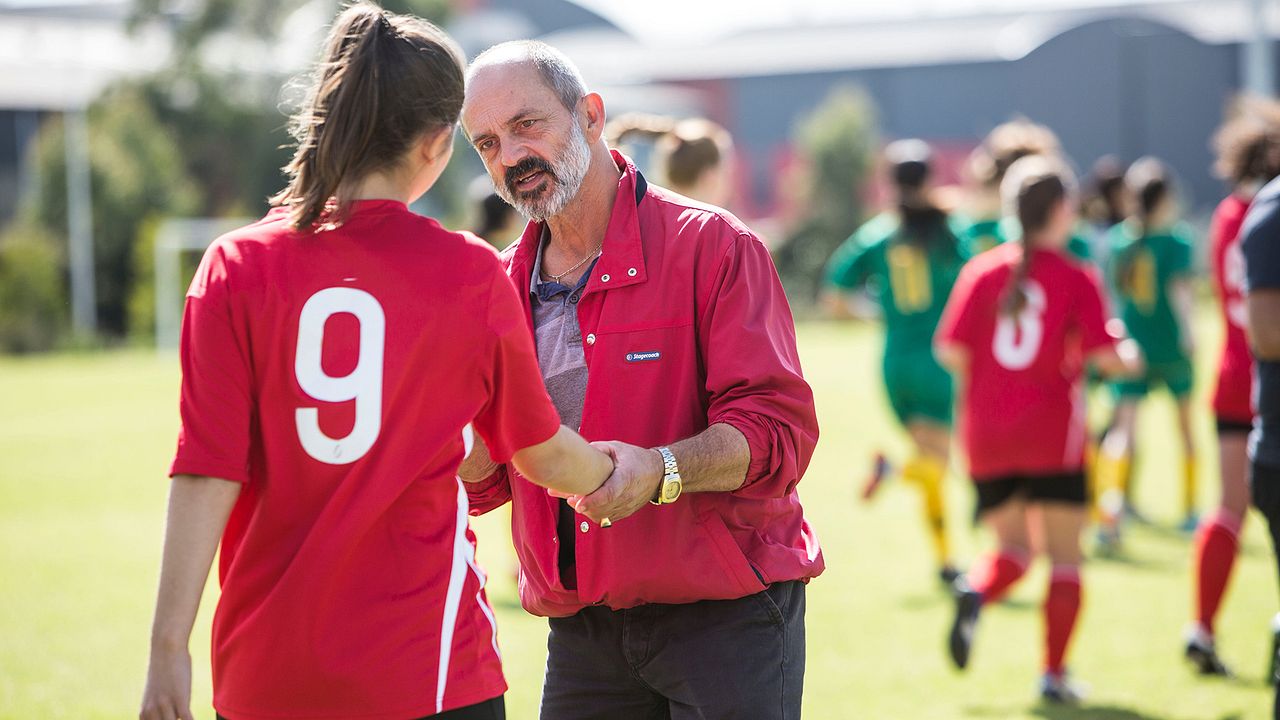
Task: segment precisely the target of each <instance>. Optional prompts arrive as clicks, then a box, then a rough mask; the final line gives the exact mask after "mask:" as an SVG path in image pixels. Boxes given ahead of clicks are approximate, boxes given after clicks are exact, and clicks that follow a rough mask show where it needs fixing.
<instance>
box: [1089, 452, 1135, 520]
mask: <svg viewBox="0 0 1280 720" xmlns="http://www.w3.org/2000/svg"><path fill="white" fill-rule="evenodd" d="M1094 476H1095V480H1094V483H1095V485H1096V486H1097V490H1098V494H1097V496H1096V498H1095V501H1094V502H1095V504H1096V505H1097V507H1098V510H1099V512H1100V514H1101V516H1102V518H1103V519H1105V520H1108V521H1113V522H1114V521H1115V520H1117V519H1119V517H1120V513H1121V512H1122V511H1123V510H1124V491H1125V486H1126V485H1127V484H1128V483H1127V482H1126V481H1127V478H1128V477H1129V458H1127V457H1124V456H1120V457H1115V456H1112V455H1110V454H1108V453H1107V452H1106V451H1103V452H1100V453H1098V462H1097V463H1096V465H1095V468H1094Z"/></svg>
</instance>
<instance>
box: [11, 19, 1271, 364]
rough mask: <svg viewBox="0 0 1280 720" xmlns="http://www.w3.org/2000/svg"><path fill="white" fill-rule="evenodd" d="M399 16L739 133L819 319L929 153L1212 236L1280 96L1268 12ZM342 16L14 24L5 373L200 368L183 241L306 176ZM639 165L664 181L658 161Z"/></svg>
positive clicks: (763, 209)
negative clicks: (1046, 168)
mask: <svg viewBox="0 0 1280 720" xmlns="http://www.w3.org/2000/svg"><path fill="white" fill-rule="evenodd" d="M385 4H386V5H387V6H388V7H389V8H392V9H395V10H399V11H406V12H414V13H417V14H420V15H423V16H425V17H428V18H430V19H432V20H434V21H436V22H438V23H441V24H443V25H444V26H446V27H447V28H448V29H449V31H450V32H451V33H452V34H453V35H454V36H455V37H456V38H457V39H458V40H459V42H460V43H461V44H462V45H463V47H464V48H465V50H466V51H467V52H468V54H469V55H472V56H473V55H474V54H476V53H478V52H479V51H481V50H483V49H484V48H486V47H488V46H490V45H492V44H495V43H497V42H501V41H504V40H509V39H513V38H524V37H537V38H541V39H544V40H546V41H548V42H550V43H552V44H554V45H555V46H557V47H559V48H560V49H562V50H563V51H565V52H566V53H567V54H568V55H569V56H570V57H572V58H573V59H574V60H575V61H576V62H577V63H578V64H579V65H580V67H581V68H582V71H583V72H584V74H585V76H586V79H587V81H588V83H589V84H590V85H591V87H592V88H593V89H595V90H597V91H599V92H600V93H601V94H602V95H603V96H604V98H605V100H606V103H607V109H608V111H609V113H610V116H611V117H618V116H620V115H623V114H626V113H629V112H636V111H642V112H646V113H652V114H658V115H665V116H672V117H690V116H702V117H706V118H709V119H711V120H713V121H715V122H716V123H718V124H720V125H721V126H723V127H724V128H726V129H727V130H728V131H729V132H730V133H731V134H732V136H733V138H734V141H735V144H734V148H733V161H734V168H735V171H734V173H733V175H732V180H731V182H732V188H731V190H732V195H731V198H730V200H729V201H728V202H727V204H728V205H729V207H730V209H732V210H734V211H735V212H736V213H737V214H738V215H740V216H741V217H743V218H744V219H747V220H748V221H749V222H751V223H752V224H753V226H755V227H758V228H759V229H760V231H761V232H762V233H763V234H764V235H766V237H767V238H768V239H769V242H770V243H771V245H773V246H774V247H775V249H776V250H777V252H778V262H779V265H780V266H781V270H782V273H783V276H784V280H785V282H786V284H787V286H788V289H789V291H790V292H791V293H792V296H793V300H795V301H796V302H797V304H798V305H799V306H801V308H803V307H804V306H805V305H806V304H807V303H808V302H810V301H811V300H812V296H813V293H814V291H815V288H816V278H817V275H818V272H817V269H818V268H819V267H820V266H821V264H822V263H824V262H825V261H826V259H827V257H828V256H829V255H830V252H831V250H832V248H833V247H834V246H835V244H837V243H838V242H839V241H840V240H842V239H844V238H845V237H847V236H848V235H849V233H850V232H852V230H853V229H854V227H855V226H856V225H857V223H858V222H859V221H860V220H862V219H864V218H865V217H866V216H868V215H869V214H870V212H871V210H873V209H874V208H872V207H869V206H871V205H874V204H875V203H876V201H877V193H876V191H875V188H874V187H873V186H874V183H872V182H871V181H870V180H869V176H870V175H871V170H872V167H873V165H874V162H875V157H876V153H877V151H878V150H879V148H880V147H881V146H882V145H883V143H885V142H886V141H888V140H892V139H895V138H903V137H919V138H922V139H925V140H927V141H929V142H930V143H931V144H932V145H933V146H934V148H935V152H936V162H937V165H938V167H939V168H940V170H939V175H940V177H939V180H940V181H941V182H942V183H944V184H945V183H947V182H955V181H957V180H958V179H959V169H960V167H961V166H962V164H963V160H964V158H965V157H966V156H967V154H968V153H969V151H970V150H971V149H972V148H973V147H974V146H975V145H976V144H977V143H978V142H979V141H980V140H981V138H982V137H983V135H985V134H986V133H987V132H988V131H989V130H990V129H991V128H992V127H994V126H995V125H996V124H998V123H1000V122H1003V121H1005V120H1009V119H1011V118H1014V117H1017V116H1023V117H1026V118H1028V119H1031V120H1034V121H1036V122H1041V123H1045V124H1047V125H1049V126H1050V127H1052V128H1053V129H1054V130H1055V131H1056V132H1057V133H1058V135H1059V137H1060V138H1061V141H1062V144H1063V146H1064V148H1065V150H1066V153H1067V154H1068V156H1070V158H1072V159H1073V160H1074V162H1075V163H1076V165H1077V166H1078V167H1079V168H1082V169H1087V168H1088V167H1089V166H1090V165H1091V164H1092V163H1093V162H1094V161H1095V160H1096V159H1097V158H1099V157H1101V156H1104V155H1113V156H1115V157H1117V158H1119V159H1120V160H1121V161H1122V162H1129V161H1131V160H1133V159H1136V158H1138V157H1140V156H1142V155H1149V154H1150V155H1157V156H1159V157H1162V158H1164V159H1166V160H1167V161H1168V163H1169V164H1170V165H1171V166H1172V167H1173V169H1174V170H1175V171H1176V173H1177V175H1178V177H1179V178H1180V179H1181V188H1182V191H1183V194H1184V196H1185V197H1184V198H1183V200H1184V204H1185V207H1186V208H1187V209H1188V210H1189V212H1190V215H1191V217H1192V219H1193V220H1200V221H1203V220H1204V218H1205V217H1206V216H1207V214H1208V212H1209V211H1210V210H1211V208H1212V206H1213V204H1214V203H1215V202H1216V201H1217V200H1218V199H1219V198H1220V196H1221V195H1222V193H1223V187H1224V186H1223V184H1222V183H1221V182H1220V181H1219V180H1218V179H1217V178H1215V177H1213V175H1212V173H1211V169H1210V168H1211V165H1212V156H1211V150H1210V147H1209V142H1208V138H1209V137H1210V135H1211V134H1212V131H1213V129H1214V127H1215V126H1216V125H1217V124H1218V123H1219V122H1220V121H1221V119H1222V116H1223V111H1224V108H1225V105H1226V103H1227V102H1228V101H1229V100H1230V99H1231V98H1232V97H1233V96H1234V95H1235V94H1236V93H1238V92H1240V91H1241V90H1243V89H1248V90H1251V91H1254V92H1257V93H1260V94H1269V93H1270V92H1271V91H1272V89H1273V84H1274V77H1275V74H1276V66H1277V64H1276V57H1275V53H1274V51H1273V49H1272V45H1273V43H1272V41H1271V38H1272V37H1273V35H1274V31H1275V29H1276V24H1275V23H1276V18H1275V14H1276V13H1274V12H1270V11H1271V10H1274V8H1271V7H1270V6H1271V5H1272V3H1271V2H1269V1H1268V0H861V1H860V2H855V3H851V2H844V1H842V0H806V2H801V3H783V2H760V3H741V2H733V1H732V0H697V1H691V0H650V1H649V2H645V3H618V2H609V1H607V0H578V1H576V2H571V1H570V0H389V2H387V3H385ZM337 7H338V3H337V2H335V1H333V0H312V1H311V2H306V3H303V2H296V1H291V0H285V1H283V2H278V1H271V0H175V1H173V2H168V1H165V0H87V1H74V0H66V1H64V0H0V228H2V229H0V273H3V275H0V349H4V350H8V351H17V352H26V351H36V350H47V349H50V348H54V347H58V346H60V345H66V344H84V343H102V342H106V343H116V342H120V341H125V340H129V339H136V340H140V341H143V342H147V341H150V339H151V338H152V337H154V336H155V334H156V332H157V318H156V314H157V308H159V313H160V315H161V317H160V322H161V327H160V333H161V334H162V335H164V336H165V337H162V338H161V340H162V341H164V342H171V341H172V337H173V335H172V328H170V327H168V326H167V325H165V322H166V321H167V320H172V319H173V318H174V317H175V312H176V311H175V310H174V309H175V308H176V307H177V306H178V305H179V304H180V303H181V295H182V292H181V289H182V288H183V287H185V277H172V278H171V277H169V274H170V271H169V269H167V268H160V269H159V271H158V270H157V267H156V263H157V261H159V262H160V263H161V264H165V263H169V262H172V261H173V259H174V257H177V256H181V255H183V252H181V250H182V249H183V248H187V249H190V250H192V251H193V253H192V254H195V255H196V256H197V257H198V254H199V252H198V251H199V250H200V249H202V247H203V245H204V244H205V243H207V241H208V240H209V237H210V236H208V234H207V231H208V230H209V228H208V227H206V226H196V227H190V226H187V227H183V226H181V225H179V226H173V227H170V228H169V229H168V232H162V228H164V224H165V220H167V219H171V218H182V217H199V218H245V217H256V216H259V215H261V214H262V213H263V212H264V210H265V206H266V198H267V197H268V196H269V195H270V194H272V193H273V192H275V191H276V190H277V189H278V188H279V186H280V185H281V182H282V180H281V175H280V173H279V171H278V168H279V167H280V166H281V165H283V164H284V162H285V160H286V158H287V150H286V149H284V148H283V147H282V146H284V145H286V144H287V143H288V141H289V138H288V136H287V134H286V132H285V113H286V112H287V111H288V110H290V109H291V108H292V106H293V104H294V103H295V102H297V100H298V98H297V97H296V96H297V93H296V92H290V88H291V87H295V86H294V85H291V84H290V82H289V81H290V79H291V78H293V77H295V76H297V75H298V74H299V73H301V72H304V71H305V70H306V69H307V68H308V67H309V64H310V63H311V62H313V60H314V58H315V55H316V53H317V50H318V47H319V43H320V40H321V38H322V37H323V32H324V28H325V25H326V23H327V22H328V21H329V20H330V19H331V18H332V17H333V15H334V13H335V11H336V9H337ZM460 149H462V150H464V151H463V152H458V153H457V154H456V156H455V157H456V160H455V162H454V163H453V165H452V166H451V167H450V171H449V174H448V176H447V177H446V179H445V182H443V183H441V185H439V186H438V187H437V188H436V189H435V190H434V191H433V192H432V193H431V194H430V195H429V196H428V197H427V198H426V199H425V201H424V207H422V208H421V209H422V210H423V211H424V212H428V213H431V214H433V215H437V216H439V217H441V218H442V219H444V220H445V221H446V223H447V224H452V225H454V226H466V225H468V224H474V220H473V219H472V218H471V217H470V216H469V211H468V193H467V185H468V183H469V182H470V180H471V178H472V177H474V176H477V175H479V174H480V172H481V168H480V165H479V163H478V162H477V160H476V158H475V157H474V153H472V152H470V151H469V149H467V148H465V146H460ZM631 149H632V151H633V152H634V153H635V154H636V160H637V161H638V162H639V163H640V164H641V166H642V167H644V166H645V164H646V162H647V160H648V157H647V152H646V148H645V147H644V146H643V144H639V145H638V146H637V147H633V148H631ZM202 231H203V232H202ZM162 235H163V236H164V237H161V236H162ZM491 239H493V240H494V241H495V242H497V243H499V244H501V243H502V242H505V241H507V240H509V238H491ZM158 244H159V246H161V247H160V249H159V251H157V246H158ZM191 262H193V261H192V260H191V259H190V258H187V259H186V260H185V261H184V265H185V266H187V267H189V266H190V264H191ZM178 275H180V273H178ZM157 280H159V282H161V283H162V284H163V285H165V287H162V288H160V291H161V292H162V296H161V298H160V300H161V302H160V303H159V305H158V306H157V302H156V299H157V298H156V292H157V288H156V283H157Z"/></svg>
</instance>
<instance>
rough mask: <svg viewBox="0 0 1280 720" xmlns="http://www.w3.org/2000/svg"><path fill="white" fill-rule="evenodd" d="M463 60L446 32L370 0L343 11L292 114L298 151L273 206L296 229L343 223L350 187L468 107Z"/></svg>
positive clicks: (452, 121) (451, 123)
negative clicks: (281, 207) (285, 209)
mask: <svg viewBox="0 0 1280 720" xmlns="http://www.w3.org/2000/svg"><path fill="white" fill-rule="evenodd" d="M464 65H465V61H464V60H463V55H462V51H461V50H459V49H458V46H457V44H455V43H454V41H453V40H452V39H450V38H449V36H448V35H446V34H445V32H444V31H443V30H441V29H440V28H438V27H436V26H435V25H432V24H431V23H429V22H427V21H426V20H422V19H419V18H415V17H411V16H407V15H396V14H394V13H389V12H386V11H384V10H383V9H382V8H379V7H377V6H376V5H372V4H369V3H365V2H360V3H357V4H355V5H352V6H351V7H348V8H347V9H346V10H343V11H342V13H341V14H340V15H338V17H337V19H336V20H334V23H333V27H332V28H331V29H330V30H329V38H328V40H326V42H325V51H324V58H323V60H322V61H321V63H320V64H319V66H318V67H317V68H316V70H315V73H314V76H313V78H312V82H311V85H310V88H309V90H308V91H307V97H306V101H305V102H304V104H303V106H302V109H301V110H300V111H299V112H298V114H297V115H296V116H295V117H294V118H293V125H292V130H293V134H294V137H295V138H297V141H298V148H297V151H296V152H295V153H294V156H293V160H291V161H290V162H289V164H288V165H286V166H285V168H284V171H285V173H286V174H287V175H288V176H289V185H288V186H287V187H286V188H285V189H284V190H282V191H280V193H279V194H277V195H276V196H275V197H273V198H271V202H272V204H273V205H284V206H288V207H289V208H290V212H289V221H290V223H291V224H292V225H293V226H294V227H295V228H298V229H308V228H315V227H317V226H322V227H329V226H333V225H336V224H338V223H340V222H341V221H342V217H343V214H344V212H345V208H346V206H347V203H348V196H349V193H350V192H351V189H352V184H353V183H355V182H357V181H359V180H360V179H362V178H364V177H365V176H367V175H368V174H369V173H372V172H377V171H379V170H384V169H387V168H389V167H393V166H395V165H396V164H397V163H399V162H400V161H401V160H402V159H403V158H404V155H405V153H406V152H408V151H409V149H410V147H411V146H412V145H413V144H414V143H415V142H417V141H419V140H421V139H422V137H423V135H424V134H426V133H433V132H438V131H440V130H445V129H448V128H452V127H453V126H454V125H456V124H457V122H458V116H459V114H461V112H462V98H463V67H464Z"/></svg>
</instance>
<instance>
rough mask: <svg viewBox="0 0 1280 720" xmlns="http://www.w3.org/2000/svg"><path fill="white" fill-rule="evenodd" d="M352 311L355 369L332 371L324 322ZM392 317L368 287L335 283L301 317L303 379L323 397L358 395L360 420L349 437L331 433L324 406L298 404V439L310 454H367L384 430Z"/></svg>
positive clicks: (346, 458) (336, 458)
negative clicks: (323, 425) (326, 361)
mask: <svg viewBox="0 0 1280 720" xmlns="http://www.w3.org/2000/svg"><path fill="white" fill-rule="evenodd" d="M339 313H350V314H352V315H354V316H355V317H356V320H358V321H359V322H360V355H359V359H358V360H357V361H356V367H355V369H354V370H352V371H351V374H349V375H344V376H342V377H332V376H330V375H328V374H327V373H325V371H324V368H323V367H321V365H320V355H321V348H322V347H323V346H324V326H325V323H326V322H327V321H328V320H329V318H330V317H332V316H334V315H337V314H339ZM386 334H387V318H386V314H385V313H383V311H382V305H380V304H379V303H378V301H377V299H376V298H374V297H373V296H372V295H370V294H369V293H367V292H365V291H363V290H357V289H355V288H345V287H335V288H327V289H325V290H321V291H320V292H318V293H316V294H315V295H312V296H311V298H310V299H308V300H307V302H306V304H305V305H303V306H302V316H301V317H300V318H299V319H298V351H297V354H296V356H295V358H294V373H295V374H296V375H297V378H298V385H299V386H301V388H302V391H303V392H305V393H306V394H307V395H310V396H311V397H312V398H314V399H316V400H318V401H320V402H330V403H340V402H348V401H351V400H354V401H355V403H356V421H355V425H354V426H353V427H352V428H351V432H350V434H348V435H347V436H346V437H341V438H331V437H329V436H328V435H326V434H325V433H324V431H323V430H321V429H320V411H319V410H318V409H316V408H313V407H307V408H298V409H297V412H296V413H295V415H294V419H295V421H296V424H297V427H298V440H299V441H301V442H302V449H303V450H306V451H307V454H308V455H310V456H311V457H313V458H315V459H316V460H319V461H320V462H322V463H327V464H329V465H347V464H349V463H353V462H355V461H356V460H359V459H360V458H361V457H364V455H365V453H367V452H369V449H370V448H372V447H373V443H374V441H375V440H377V439H378V433H379V432H380V431H381V430H382V355H383V347H384V345H385V342H386Z"/></svg>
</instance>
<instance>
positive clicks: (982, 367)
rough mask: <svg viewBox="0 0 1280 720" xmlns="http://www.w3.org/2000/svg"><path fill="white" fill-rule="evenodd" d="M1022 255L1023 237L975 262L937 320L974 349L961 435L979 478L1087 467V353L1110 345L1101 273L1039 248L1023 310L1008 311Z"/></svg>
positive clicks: (942, 336)
mask: <svg viewBox="0 0 1280 720" xmlns="http://www.w3.org/2000/svg"><path fill="white" fill-rule="evenodd" d="M1021 257H1022V246H1021V244H1020V243H1006V244H1004V245H1001V246H998V247H996V248H995V249H993V250H989V251H987V252H985V253H983V254H982V255H979V256H978V257H976V258H974V259H973V260H972V261H970V262H969V264H968V265H966V266H965V268H964V270H963V271H961V273H960V278H959V280H958V281H957V282H956V285H955V288H954V289H953V290H952V291H951V298H950V299H949V300H948V302H947V307H946V309H945V310H944V311H943V315H942V321H941V323H940V325H939V326H938V333H937V341H938V342H939V343H942V344H949V343H952V344H956V345H960V346H963V347H965V348H966V349H967V350H968V351H969V357H970V362H969V375H968V377H967V378H966V379H965V380H966V381H965V383H964V387H965V390H964V394H963V396H962V397H961V400H960V417H959V432H960V437H961V441H962V443H963V445H964V447H965V450H966V451H967V453H968V456H969V471H970V473H971V474H972V475H973V477H974V479H975V480H977V481H982V480H989V479H993V478H998V477H1003V476H1007V475H1014V474H1029V475H1043V474H1054V473H1061V472H1074V471H1077V470H1079V469H1080V468H1081V467H1082V466H1083V462H1084V440H1085V410H1084V391H1083V383H1082V382H1081V378H1082V375H1083V368H1084V357H1085V356H1086V355H1087V354H1088V353H1089V352H1090V351H1092V350H1095V349H1097V348H1099V347H1101V346H1104V345H1107V344H1110V343H1111V342H1113V341H1112V339H1111V337H1110V336H1108V335H1107V332H1106V316H1105V315H1104V314H1103V310H1102V307H1103V306H1102V292H1101V290H1100V289H1099V286H1098V279H1097V277H1096V276H1095V275H1094V273H1093V272H1092V271H1091V270H1087V269H1086V268H1085V267H1084V266H1082V265H1080V264H1077V263H1076V262H1075V261H1073V260H1071V259H1070V258H1068V257H1066V256H1065V255H1063V254H1062V253H1058V252H1050V251H1037V252H1036V254H1035V256H1034V257H1033V258H1032V261H1031V269H1030V273H1029V275H1028V278H1027V281H1026V284H1025V286H1024V287H1025V288H1026V293H1027V305H1026V307H1025V308H1024V309H1023V310H1022V312H1021V313H1020V314H1019V315H1018V317H1017V318H1013V317H1009V316H1007V315H1003V314H1002V313H1001V312H1000V303H1001V300H1002V299H1003V297H1004V294H1005V292H1006V291H1007V288H1008V285H1009V280H1010V274H1011V273H1012V272H1013V271H1014V268H1016V266H1017V265H1018V263H1019V261H1020V260H1021Z"/></svg>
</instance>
